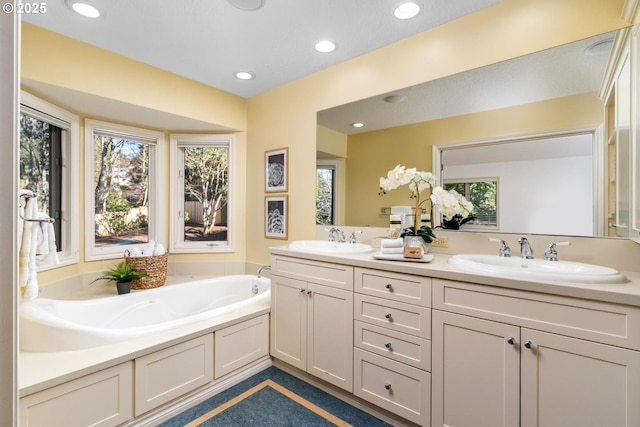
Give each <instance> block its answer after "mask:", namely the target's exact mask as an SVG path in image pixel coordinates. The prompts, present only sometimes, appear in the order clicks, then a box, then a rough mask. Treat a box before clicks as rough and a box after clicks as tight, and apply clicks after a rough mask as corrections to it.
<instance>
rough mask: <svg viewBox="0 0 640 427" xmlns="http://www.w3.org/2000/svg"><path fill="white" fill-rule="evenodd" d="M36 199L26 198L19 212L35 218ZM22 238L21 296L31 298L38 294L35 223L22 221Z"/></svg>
mask: <svg viewBox="0 0 640 427" xmlns="http://www.w3.org/2000/svg"><path fill="white" fill-rule="evenodd" d="M37 203H38V202H37V200H36V198H35V197H30V198H28V199H26V201H25V203H24V208H23V209H21V214H22V215H23V217H24V218H26V219H35V218H36V215H37ZM19 222H21V223H23V224H22V238H21V242H20V251H19V252H20V255H19V257H20V260H19V261H20V286H21V287H22V288H23V290H22V297H23V298H24V299H33V298H36V297H37V296H38V276H37V274H38V273H37V270H36V246H37V245H38V240H37V238H38V236H37V235H36V232H35V227H36V224H37V223H35V222H32V221H22V220H19Z"/></svg>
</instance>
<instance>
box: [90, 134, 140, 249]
mask: <svg viewBox="0 0 640 427" xmlns="http://www.w3.org/2000/svg"><path fill="white" fill-rule="evenodd" d="M94 138H95V139H94V142H95V159H94V160H95V176H94V185H95V244H96V246H108V245H130V244H138V243H146V242H148V241H149V230H148V225H149V144H146V143H141V142H138V141H134V140H129V139H122V138H114V137H110V136H104V135H99V134H96V135H95V136H94Z"/></svg>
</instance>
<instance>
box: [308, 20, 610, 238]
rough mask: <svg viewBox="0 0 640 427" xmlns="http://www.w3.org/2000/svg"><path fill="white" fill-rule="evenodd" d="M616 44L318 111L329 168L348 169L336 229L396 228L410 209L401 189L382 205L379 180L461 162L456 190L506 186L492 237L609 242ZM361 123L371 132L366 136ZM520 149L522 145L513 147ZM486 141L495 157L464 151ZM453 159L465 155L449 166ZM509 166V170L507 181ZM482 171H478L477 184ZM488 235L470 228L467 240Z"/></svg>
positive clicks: (606, 40)
mask: <svg viewBox="0 0 640 427" xmlns="http://www.w3.org/2000/svg"><path fill="white" fill-rule="evenodd" d="M615 36H616V34H615V33H608V34H603V35H600V36H597V37H592V38H590V39H586V40H581V41H577V42H574V43H570V44H568V45H564V46H558V47H556V48H553V49H548V50H545V51H542V52H538V53H535V54H531V55H526V56H523V57H520V58H515V59H512V60H509V61H505V62H501V63H498V64H494V65H491V66H487V67H482V68H479V69H476V70H471V71H467V72H464V73H460V74H457V75H453V76H449V77H445V78H442V79H438V80H435V81H431V82H427V83H424V84H422V85H418V86H413V87H410V88H405V89H400V90H397V91H394V92H392V93H386V94H383V95H379V96H375V97H372V98H368V99H365V100H361V101H357V102H353V103H350V104H347V105H342V106H338V107H335V108H331V109H328V110H324V111H320V112H318V141H317V144H318V145H317V150H318V154H319V158H320V155H321V156H322V158H324V159H327V158H333V159H336V160H339V161H341V162H344V168H343V169H342V170H341V171H340V172H342V174H343V175H344V180H345V184H344V186H343V187H342V186H339V188H341V189H342V197H343V200H344V209H343V214H341V215H336V221H335V223H336V224H339V225H353V226H376V227H385V226H387V225H388V223H389V218H388V215H387V214H386V213H387V212H388V210H387V208H389V207H390V206H392V205H409V204H410V200H409V195H408V194H405V193H402V191H400V190H398V191H396V192H394V193H393V194H392V193H390V194H389V195H387V196H386V197H385V198H384V199H383V198H380V197H379V196H378V182H379V177H380V176H382V175H384V174H386V171H388V170H390V169H392V168H393V167H394V166H396V165H397V164H403V165H406V166H407V167H416V168H417V169H418V170H427V171H428V170H432V171H434V172H436V173H438V169H439V165H440V158H438V157H442V159H444V160H445V162H447V161H452V162H454V163H451V164H449V165H448V166H447V165H446V164H445V168H444V174H443V176H441V179H444V182H445V183H446V182H447V181H448V180H450V179H454V180H457V179H458V178H464V180H469V179H471V178H473V179H476V180H477V179H480V178H490V177H494V178H495V177H497V178H499V179H498V181H499V188H500V191H499V194H498V196H497V200H498V202H497V203H498V206H497V211H498V212H497V214H496V215H497V219H496V226H495V227H496V228H491V227H490V228H489V230H487V231H499V232H506V233H533V234H563V235H580V236H594V235H595V236H602V235H608V230H607V220H606V217H607V215H609V214H610V213H609V212H607V211H606V209H605V206H604V205H605V204H606V203H607V200H606V194H604V195H603V192H605V193H606V190H603V187H604V176H605V174H606V173H607V169H606V166H605V165H606V162H607V158H606V153H603V151H605V150H604V149H603V148H602V147H604V145H605V142H604V141H603V140H604V133H605V131H604V130H603V127H604V125H605V123H604V119H603V117H604V116H605V114H604V112H605V100H603V99H601V98H604V97H605V96H606V94H605V96H602V97H601V95H600V94H601V93H602V92H601V91H602V90H603V89H602V86H603V81H604V76H605V73H606V72H607V67H608V65H609V62H610V54H611V51H612V46H613V45H614V43H613V42H614V37H615ZM353 122H363V123H364V124H365V126H364V127H363V128H359V129H356V128H353V127H351V126H350V124H351V123H353ZM511 140H517V141H518V145H510V144H509V145H507V144H504V143H505V142H507V141H509V142H512V141H511ZM524 140H527V141H526V142H525V141H524ZM478 142H481V143H484V144H485V145H490V146H491V148H490V149H489V148H486V149H487V150H488V151H487V152H486V154H484V153H482V154H481V153H479V152H478V151H463V150H462V147H463V146H465V145H473V144H477V143H478ZM498 142H500V144H498ZM472 143H473V144H472ZM489 143H491V144H489ZM340 144H342V145H340ZM336 147H340V148H339V149H336ZM345 147H346V148H345ZM434 147H438V150H435V149H434ZM445 148H455V150H446V151H447V153H446V154H445V153H444V152H443V153H442V154H443V155H442V156H440V152H441V150H443V149H445ZM551 148H553V150H551ZM340 150H342V152H340ZM469 150H478V149H477V148H473V149H472V148H469ZM510 152H511V154H509V153H510ZM332 153H337V154H335V155H332ZM481 156H485V158H484V160H482V163H481ZM508 156H515V157H511V158H509V157H508ZM456 157H457V158H456ZM501 158H504V159H506V160H505V161H506V163H505V164H504V165H502V166H500V168H503V169H504V170H501V172H500V173H498V170H499V169H498V165H497V164H498V159H501ZM434 160H436V161H437V163H436V166H434V164H433V161H434ZM472 165H473V166H472ZM481 165H484V166H483V168H484V169H481ZM472 167H473V168H477V169H478V171H477V172H473V174H471V172H470V171H471V170H472V169H471V168H472ZM460 170H463V171H465V172H464V173H460ZM505 171H508V174H506V173H507V172H505ZM454 172H455V173H456V175H453V173H454ZM516 172H525V173H524V174H520V175H517V174H516ZM448 174H449V175H448ZM505 174H506V175H505ZM441 182H442V181H441ZM594 183H595V185H594ZM525 202H526V203H525ZM577 202H579V203H577ZM559 203H560V204H559ZM525 208H526V211H527V215H526V217H525V215H524V214H523V209H525ZM578 219H579V221H578ZM479 227H480V229H482V226H481V224H478V223H476V224H471V223H469V224H465V226H463V229H474V231H476V230H477V229H478V228H479ZM485 229H486V228H485Z"/></svg>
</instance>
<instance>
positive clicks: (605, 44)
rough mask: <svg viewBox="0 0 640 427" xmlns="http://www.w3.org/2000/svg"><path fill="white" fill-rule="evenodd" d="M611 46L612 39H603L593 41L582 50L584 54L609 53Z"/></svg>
mask: <svg viewBox="0 0 640 427" xmlns="http://www.w3.org/2000/svg"><path fill="white" fill-rule="evenodd" d="M612 46H613V39H604V40H600V41H597V42H595V43H594V44H592V45H590V46H587V48H586V49H585V50H584V53H585V54H586V55H590V56H592V55H602V54H609V52H611V47H612Z"/></svg>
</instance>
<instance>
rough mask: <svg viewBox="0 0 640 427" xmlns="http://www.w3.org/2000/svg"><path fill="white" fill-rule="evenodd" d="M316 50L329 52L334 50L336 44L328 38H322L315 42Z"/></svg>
mask: <svg viewBox="0 0 640 427" xmlns="http://www.w3.org/2000/svg"><path fill="white" fill-rule="evenodd" d="M316 50H317V51H318V52H320V53H329V52H333V51H334V50H336V45H335V43H333V42H330V41H329V40H322V41H319V42H318V43H316Z"/></svg>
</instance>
